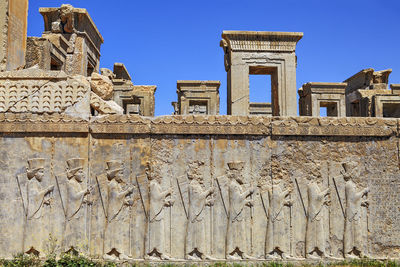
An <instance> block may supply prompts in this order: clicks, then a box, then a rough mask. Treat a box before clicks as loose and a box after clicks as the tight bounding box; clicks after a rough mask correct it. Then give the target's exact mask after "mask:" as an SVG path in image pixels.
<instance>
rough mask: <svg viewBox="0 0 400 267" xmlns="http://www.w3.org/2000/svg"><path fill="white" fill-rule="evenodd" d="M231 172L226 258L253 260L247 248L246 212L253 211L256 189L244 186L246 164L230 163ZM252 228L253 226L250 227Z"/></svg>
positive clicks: (229, 175) (229, 172)
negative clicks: (253, 196)
mask: <svg viewBox="0 0 400 267" xmlns="http://www.w3.org/2000/svg"><path fill="white" fill-rule="evenodd" d="M228 167H229V171H228V177H229V179H230V183H229V202H228V203H229V211H228V230H227V236H226V257H227V259H230V260H239V259H253V257H251V256H250V255H249V254H248V253H249V248H248V247H247V246H246V245H247V244H246V241H245V240H246V238H245V233H246V227H249V226H247V225H246V220H245V216H246V212H245V209H246V208H249V209H252V206H253V199H252V198H250V197H251V196H252V195H253V193H254V188H249V189H246V188H245V186H244V185H243V180H244V179H243V173H242V171H243V167H244V162H230V163H228ZM250 227H251V226H250Z"/></svg>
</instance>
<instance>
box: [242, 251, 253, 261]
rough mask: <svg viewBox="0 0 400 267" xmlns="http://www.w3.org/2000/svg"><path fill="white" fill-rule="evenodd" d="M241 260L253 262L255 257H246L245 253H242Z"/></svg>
mask: <svg viewBox="0 0 400 267" xmlns="http://www.w3.org/2000/svg"><path fill="white" fill-rule="evenodd" d="M242 258H243V259H244V260H255V259H256V258H255V257H252V256H249V255H247V254H246V253H243V254H242Z"/></svg>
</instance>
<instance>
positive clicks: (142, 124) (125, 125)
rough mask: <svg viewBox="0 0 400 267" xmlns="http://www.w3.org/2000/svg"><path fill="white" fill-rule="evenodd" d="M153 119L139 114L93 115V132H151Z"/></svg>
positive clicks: (91, 127)
mask: <svg viewBox="0 0 400 267" xmlns="http://www.w3.org/2000/svg"><path fill="white" fill-rule="evenodd" d="M150 123H151V120H150V119H149V118H146V117H142V116H139V115H108V116H100V117H92V120H91V121H90V131H91V132H92V133H134V134H150V133H151V125H150Z"/></svg>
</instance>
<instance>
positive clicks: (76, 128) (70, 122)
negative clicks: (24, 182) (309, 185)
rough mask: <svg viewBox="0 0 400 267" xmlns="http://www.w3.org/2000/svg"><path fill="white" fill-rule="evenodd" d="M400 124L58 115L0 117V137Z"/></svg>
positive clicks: (342, 132)
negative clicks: (27, 134)
mask: <svg viewBox="0 0 400 267" xmlns="http://www.w3.org/2000/svg"><path fill="white" fill-rule="evenodd" d="M399 123H400V120H399V119H394V118H393V119H389V118H388V119H386V118H329V117H323V118H318V117H267V116H226V115H215V116H202V115H196V116H194V115H187V116H177V115H175V116H160V117H155V118H151V117H143V116H138V115H106V116H98V117H92V118H91V120H90V121H89V122H88V121H85V120H83V119H80V118H75V117H70V116H67V115H62V114H43V115H40V114H31V113H19V114H18V113H0V132H3V133H12V132H26V133H28V132H35V133H39V132H44V133H48V132H71V133H77V132H80V133H88V132H91V133H110V134H113V133H114V134H178V135H189V134H190V135H193V134H202V135H207V134H212V135H265V136H268V135H275V136H282V135H284V136H382V137H383V136H395V135H398V132H399V131H398V126H399Z"/></svg>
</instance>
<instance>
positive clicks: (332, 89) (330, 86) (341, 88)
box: [299, 82, 347, 96]
mask: <svg viewBox="0 0 400 267" xmlns="http://www.w3.org/2000/svg"><path fill="white" fill-rule="evenodd" d="M346 86H347V83H328V82H309V83H306V84H304V85H303V87H302V90H299V94H300V93H302V95H303V96H306V95H308V94H343V95H344V94H345V90H346ZM300 91H302V92H300Z"/></svg>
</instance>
